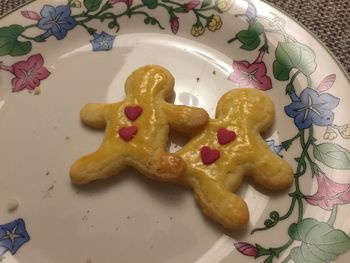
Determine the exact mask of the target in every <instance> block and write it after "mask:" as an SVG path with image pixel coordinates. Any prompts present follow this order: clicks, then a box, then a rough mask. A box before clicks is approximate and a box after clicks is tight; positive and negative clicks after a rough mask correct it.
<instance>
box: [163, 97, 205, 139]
mask: <svg viewBox="0 0 350 263" xmlns="http://www.w3.org/2000/svg"><path fill="white" fill-rule="evenodd" d="M162 106H163V107H162V108H163V111H164V112H165V114H166V116H167V120H168V122H169V124H170V126H171V128H173V129H175V130H177V131H179V132H182V133H185V134H192V133H194V132H196V131H197V130H199V129H200V128H202V127H204V126H205V125H206V124H207V122H208V120H209V115H208V113H207V112H206V111H205V110H204V109H201V108H196V107H189V106H184V105H174V104H170V103H163V105H162Z"/></svg>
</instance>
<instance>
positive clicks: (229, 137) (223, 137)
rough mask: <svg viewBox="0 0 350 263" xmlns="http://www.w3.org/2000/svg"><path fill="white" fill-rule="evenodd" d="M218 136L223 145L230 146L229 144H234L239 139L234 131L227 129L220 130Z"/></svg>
mask: <svg viewBox="0 0 350 263" xmlns="http://www.w3.org/2000/svg"><path fill="white" fill-rule="evenodd" d="M216 136H217V138H218V141H219V143H220V144H221V145H224V144H228V143H229V142H232V141H233V140H234V139H236V137H237V135H236V133H235V132H234V131H230V130H228V129H226V128H220V129H219V130H218V132H217V134H216Z"/></svg>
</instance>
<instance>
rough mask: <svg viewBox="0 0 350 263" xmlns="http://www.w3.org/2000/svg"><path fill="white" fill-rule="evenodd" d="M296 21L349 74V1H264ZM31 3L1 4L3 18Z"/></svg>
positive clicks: (3, 1)
mask: <svg viewBox="0 0 350 263" xmlns="http://www.w3.org/2000/svg"><path fill="white" fill-rule="evenodd" d="M265 1H266V2H269V3H271V4H273V5H276V6H278V7H280V8H281V9H282V10H284V11H285V12H287V13H288V14H290V15H291V16H293V17H294V18H296V20H298V21H299V22H301V23H302V24H303V25H304V26H306V27H307V28H308V29H309V30H310V31H311V32H313V33H314V34H315V35H316V36H318V37H319V38H320V39H321V40H322V42H323V43H324V44H325V45H326V46H327V47H328V48H329V49H330V50H331V51H332V52H333V54H334V55H335V56H336V57H337V58H338V60H339V61H340V62H341V64H342V65H343V66H344V68H345V70H346V71H347V72H348V73H350V0H265ZM26 2H29V0H0V16H2V15H4V14H6V13H8V12H10V11H11V10H13V9H15V8H16V7H18V6H20V5H22V4H24V3H26Z"/></svg>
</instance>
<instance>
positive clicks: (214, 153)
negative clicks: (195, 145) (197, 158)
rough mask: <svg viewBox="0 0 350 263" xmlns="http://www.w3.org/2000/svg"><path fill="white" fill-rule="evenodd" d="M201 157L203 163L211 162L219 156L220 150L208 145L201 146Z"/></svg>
mask: <svg viewBox="0 0 350 263" xmlns="http://www.w3.org/2000/svg"><path fill="white" fill-rule="evenodd" d="M201 158H202V162H203V163H204V164H212V163H214V162H215V161H216V160H217V159H219V158H220V152H219V151H218V150H216V149H211V148H210V147H208V146H203V147H202V148H201Z"/></svg>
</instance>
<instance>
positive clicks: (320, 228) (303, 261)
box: [289, 218, 350, 263]
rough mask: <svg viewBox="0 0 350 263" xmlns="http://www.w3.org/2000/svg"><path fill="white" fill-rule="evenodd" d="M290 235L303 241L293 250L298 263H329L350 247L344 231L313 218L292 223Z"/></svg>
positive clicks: (349, 241) (293, 256) (292, 253)
mask: <svg viewBox="0 0 350 263" xmlns="http://www.w3.org/2000/svg"><path fill="white" fill-rule="evenodd" d="M289 235H290V236H291V238H293V239H294V240H298V241H301V242H302V244H301V246H299V247H295V248H293V249H292V251H291V256H292V258H293V259H294V261H295V262H296V263H310V262H312V263H329V262H331V261H333V260H335V259H336V258H337V257H338V255H340V254H342V253H344V252H346V251H347V250H349V249H350V239H349V238H348V236H347V235H346V234H345V233H344V232H343V231H341V230H337V229H334V227H333V226H331V225H329V224H327V223H323V222H319V221H317V220H316V219H313V218H307V219H304V220H303V221H301V222H300V223H298V224H292V225H291V226H290V228H289Z"/></svg>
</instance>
